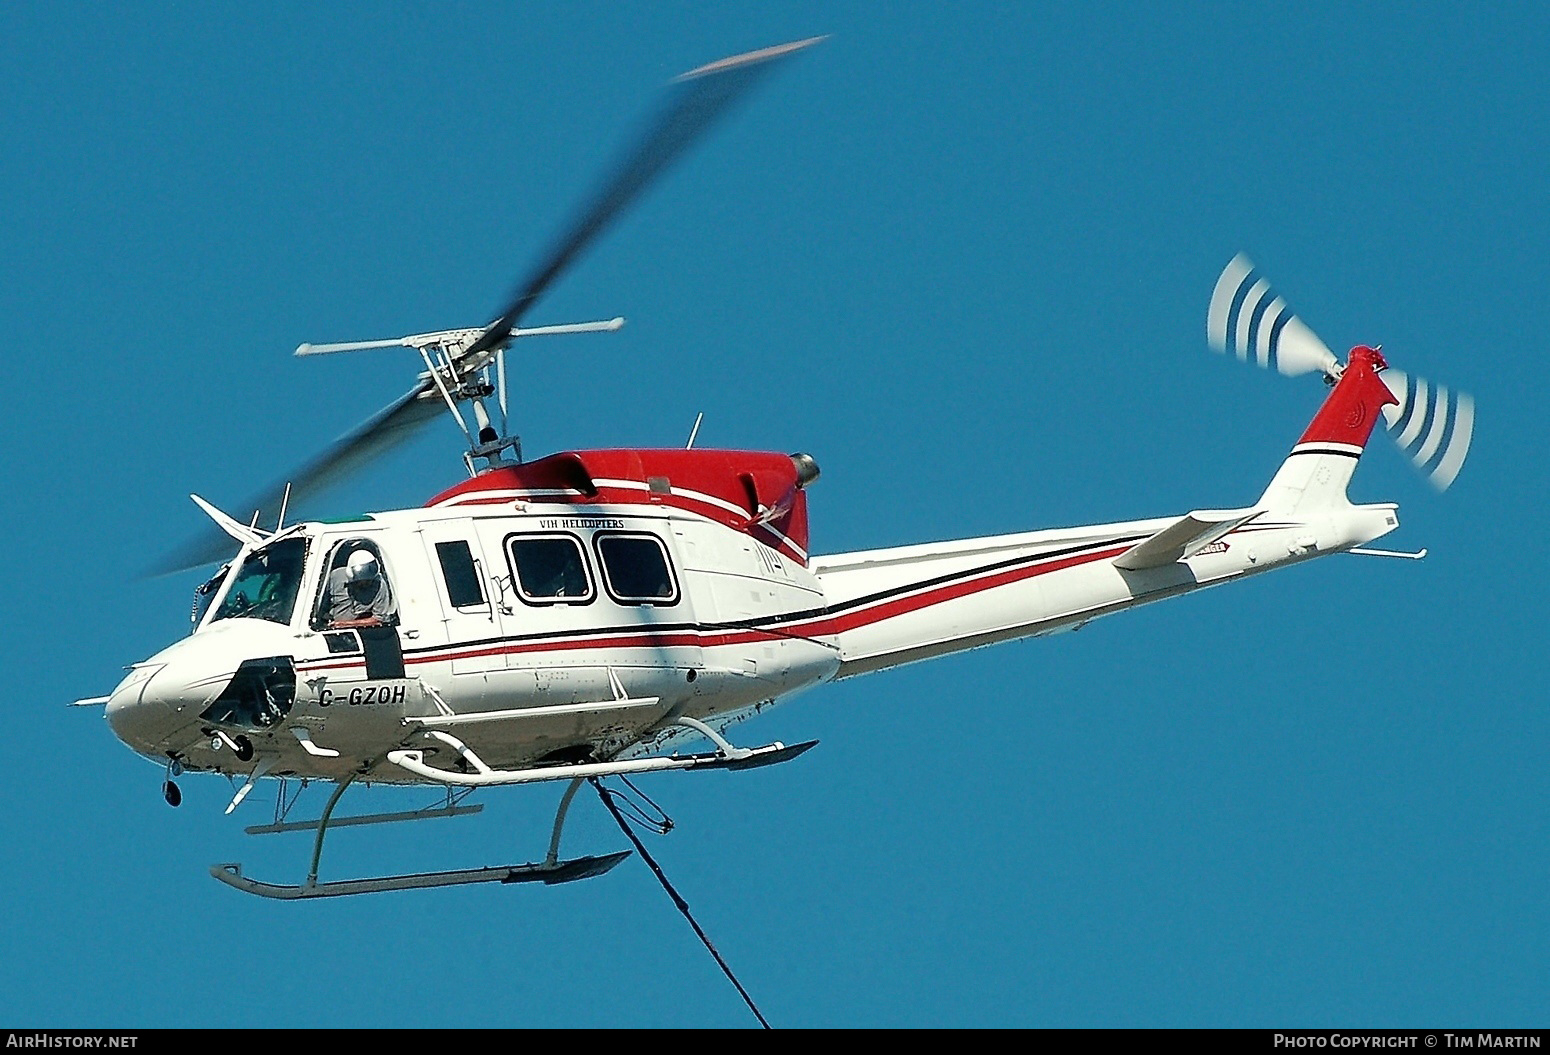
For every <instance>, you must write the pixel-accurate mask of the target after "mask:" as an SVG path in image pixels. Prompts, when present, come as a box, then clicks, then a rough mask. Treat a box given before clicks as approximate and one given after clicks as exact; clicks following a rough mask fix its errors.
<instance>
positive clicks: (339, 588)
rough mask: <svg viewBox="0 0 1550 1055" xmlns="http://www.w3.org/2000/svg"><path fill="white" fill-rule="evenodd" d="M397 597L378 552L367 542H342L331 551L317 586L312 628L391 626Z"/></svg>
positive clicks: (377, 549) (395, 620)
mask: <svg viewBox="0 0 1550 1055" xmlns="http://www.w3.org/2000/svg"><path fill="white" fill-rule="evenodd" d="M397 623H398V598H397V596H396V595H395V594H394V592H393V582H392V576H391V575H389V573H388V570H387V565H386V564H385V563H384V562H383V560H382V551H381V550H380V549H379V548H378V547H377V544H376V543H375V542H372V541H371V540H370V539H364V538H353V539H346V540H345V541H343V542H341V543H339V544H338V545H337V546H335V547H334V548H333V550H332V551H331V552H330V554H329V558H328V562H327V564H326V566H325V568H324V570H323V576H322V580H321V582H319V584H318V599H317V603H316V604H315V605H314V607H313V612H312V628H313V629H314V630H324V629H327V628H329V627H365V626H395V625H397Z"/></svg>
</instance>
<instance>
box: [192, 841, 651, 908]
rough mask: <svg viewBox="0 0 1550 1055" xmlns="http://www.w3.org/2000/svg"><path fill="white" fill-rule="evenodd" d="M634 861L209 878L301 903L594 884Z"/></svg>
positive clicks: (217, 868) (610, 857) (229, 867)
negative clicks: (325, 878) (350, 875)
mask: <svg viewBox="0 0 1550 1055" xmlns="http://www.w3.org/2000/svg"><path fill="white" fill-rule="evenodd" d="M628 856H630V851H629V850H621V851H620V852H618V853H612V854H603V855H602V856H599V857H576V858H573V859H571V860H569V861H559V862H557V863H555V864H552V865H547V864H524V865H495V866H491V867H487V868H463V869H458V870H456V871H451V872H419V873H415V874H413V875H398V876H379V877H377V878H374V879H342V880H335V881H334V882H330V883H318V882H308V883H303V884H301V885H299V886H285V885H282V884H279V883H264V882H261V881H259V880H257V879H251V878H249V877H247V876H245V875H243V874H242V865H240V864H238V863H236V862H231V863H228V864H218V865H211V866H210V874H211V875H212V876H214V877H215V878H216V879H219V880H220V881H221V882H223V883H225V884H226V885H227V886H230V887H235V888H236V889H238V890H241V891H243V892H244V893H247V894H255V895H257V896H258V897H267V898H275V899H277V900H281V901H296V900H301V899H304V898H315V897H345V896H348V895H350V894H375V893H380V892H382V891H386V890H424V889H428V888H431V887H444V886H463V885H466V884H469V883H545V884H549V885H553V884H555V883H570V882H574V881H575V880H578V879H591V878H592V877H593V876H600V875H602V874H603V873H605V872H607V871H609V870H610V869H612V868H613V867H614V866H615V865H617V864H618V863H619V862H620V861H622V860H624V859H625V858H626V857H628Z"/></svg>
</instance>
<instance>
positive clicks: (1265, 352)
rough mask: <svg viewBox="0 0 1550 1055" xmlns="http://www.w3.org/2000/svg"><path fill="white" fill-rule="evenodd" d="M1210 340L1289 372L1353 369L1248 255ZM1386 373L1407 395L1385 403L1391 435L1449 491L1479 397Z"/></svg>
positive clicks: (1222, 289) (1240, 260) (1213, 313)
mask: <svg viewBox="0 0 1550 1055" xmlns="http://www.w3.org/2000/svg"><path fill="white" fill-rule="evenodd" d="M1206 339H1207V340H1208V341H1209V342H1210V344H1211V348H1212V350H1214V351H1216V352H1220V353H1223V354H1228V353H1231V354H1232V355H1233V356H1234V357H1235V358H1237V359H1239V360H1241V361H1243V362H1246V363H1253V364H1254V365H1256V366H1259V367H1261V368H1263V369H1266V370H1275V371H1276V372H1278V373H1281V374H1284V375H1286V376H1287V377H1298V376H1301V375H1303V374H1309V373H1313V372H1314V371H1318V372H1320V373H1322V374H1323V375H1324V376H1325V377H1326V378H1327V379H1329V380H1331V381H1334V380H1338V379H1339V377H1340V375H1341V372H1342V371H1343V370H1344V369H1345V366H1344V364H1342V363H1341V362H1340V360H1339V359H1338V358H1337V357H1336V355H1335V353H1334V352H1332V351H1330V349H1329V346H1328V345H1326V344H1325V343H1324V342H1323V341H1322V340H1320V339H1319V337H1318V335H1317V334H1315V333H1314V332H1313V331H1312V330H1311V329H1309V328H1308V326H1307V325H1306V324H1305V323H1304V322H1303V321H1302V320H1301V319H1299V318H1298V317H1297V316H1296V315H1294V314H1293V313H1292V311H1291V309H1290V308H1289V307H1288V306H1287V303H1286V301H1285V300H1284V299H1282V297H1281V296H1280V295H1279V294H1277V293H1276V292H1275V290H1274V289H1273V288H1271V285H1270V283H1269V281H1267V280H1266V279H1265V277H1264V276H1263V275H1261V274H1260V273H1259V270H1258V269H1257V268H1256V267H1255V266H1254V262H1253V261H1252V260H1250V259H1249V258H1248V257H1247V256H1245V255H1243V254H1242V253H1239V254H1238V255H1237V256H1235V257H1233V258H1232V260H1231V261H1230V262H1229V263H1228V264H1227V267H1226V268H1225V269H1223V271H1222V274H1221V277H1220V278H1218V279H1217V280H1216V288H1215V290H1213V291H1212V293H1211V306H1210V308H1209V310H1208V311H1207V313H1206ZM1379 376H1380V377H1381V378H1382V379H1383V382H1384V384H1386V385H1387V386H1388V388H1389V391H1391V392H1392V393H1394V398H1395V399H1397V400H1398V401H1399V402H1398V404H1397V405H1390V406H1386V407H1384V408H1383V419H1384V425H1385V426H1386V427H1387V428H1388V432H1389V435H1390V436H1392V437H1393V439H1394V441H1395V442H1396V443H1397V444H1399V447H1400V449H1401V450H1402V451H1404V453H1405V455H1406V456H1407V457H1408V458H1409V459H1410V460H1411V461H1412V462H1413V463H1414V464H1415V466H1416V468H1417V469H1419V470H1420V471H1421V472H1422V473H1424V474H1425V475H1426V477H1427V479H1428V480H1430V481H1431V483H1432V486H1434V487H1435V488H1437V490H1439V491H1446V490H1447V489H1448V487H1449V486H1450V485H1451V484H1452V483H1453V481H1454V480H1455V479H1456V478H1457V477H1458V474H1459V470H1460V469H1461V468H1463V466H1464V459H1465V457H1466V456H1467V455H1468V454H1469V444H1470V440H1471V439H1472V438H1473V436H1474V424H1475V401H1474V400H1473V399H1472V398H1470V396H1468V395H1467V394H1465V393H1463V392H1459V391H1456V390H1450V389H1448V388H1447V387H1445V386H1443V385H1435V384H1431V383H1429V382H1427V381H1426V380H1425V379H1423V378H1419V377H1416V376H1414V375H1413V374H1406V373H1404V372H1402V371H1399V370H1394V369H1388V370H1385V371H1383V373H1382V374H1380V375H1379Z"/></svg>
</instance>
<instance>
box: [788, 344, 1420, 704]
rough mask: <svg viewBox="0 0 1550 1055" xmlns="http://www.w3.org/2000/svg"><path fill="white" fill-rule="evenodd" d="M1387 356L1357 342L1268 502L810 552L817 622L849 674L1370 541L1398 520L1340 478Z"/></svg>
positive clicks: (1378, 402)
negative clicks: (819, 591) (819, 593)
mask: <svg viewBox="0 0 1550 1055" xmlns="http://www.w3.org/2000/svg"><path fill="white" fill-rule="evenodd" d="M1384 366H1385V364H1384V362H1383V357H1382V356H1381V355H1380V354H1379V353H1378V352H1377V351H1375V350H1374V349H1370V348H1356V349H1353V350H1352V352H1351V359H1350V363H1349V365H1348V366H1347V367H1346V369H1345V371H1344V373H1343V374H1342V375H1341V377H1340V380H1339V381H1338V382H1337V383H1336V385H1335V388H1334V391H1333V392H1331V393H1330V395H1329V397H1328V398H1327V399H1326V400H1325V402H1324V405H1323V406H1322V407H1321V408H1320V410H1319V412H1318V413H1317V415H1315V417H1314V419H1313V421H1312V422H1311V423H1310V424H1309V426H1308V428H1307V430H1306V431H1304V433H1303V434H1302V437H1301V438H1300V439H1299V440H1298V441H1297V444H1296V445H1295V446H1294V447H1293V449H1292V452H1291V454H1290V455H1289V456H1288V457H1287V458H1286V460H1285V462H1284V463H1283V464H1282V465H1281V467H1280V469H1279V470H1278V471H1277V473H1276V475H1275V477H1274V478H1273V479H1272V480H1271V483H1270V486H1269V487H1268V488H1267V489H1266V491H1265V493H1264V495H1263V496H1262V497H1261V498H1260V500H1259V501H1258V502H1257V503H1255V504H1254V505H1252V506H1249V507H1246V508H1242V509H1226V510H1197V511H1194V512H1191V513H1186V514H1184V515H1183V516H1182V517H1164V518H1159V519H1153V520H1135V521H1128V522H1123V523H1114V524H1099V525H1092V526H1088V527H1079V528H1068V529H1061V530H1055V531H1038V532H1028V533H1024V534H1017V535H1001V536H995V537H992V538H981V539H963V540H957V541H952V542H943V543H937V544H932V545H924V546H906V547H899V548H895V549H885V550H870V551H866V552H858V553H846V554H838V555H835V556H829V557H818V558H814V560H813V562H812V565H811V567H812V570H813V572H814V574H815V575H816V576H817V577H818V579H819V582H820V583H821V585H822V587H823V591H824V596H825V604H826V608H825V610H824V615H823V616H822V617H821V618H820V619H819V620H817V621H816V622H815V623H814V626H813V627H812V628H811V629H813V630H818V631H821V632H822V633H823V634H824V635H825V636H829V637H831V639H832V640H833V641H834V642H835V643H836V644H837V645H838V647H839V650H840V657H841V665H840V668H839V671H838V672H837V674H836V676H837V677H840V678H844V677H850V676H853V675H856V674H864V673H867V672H870V671H874V670H882V669H884V668H887V667H893V666H899V665H901V664H905V663H912V662H915V661H918V660H923V659H931V658H933V657H935V656H941V655H946V654H948V653H952V652H960V651H964V650H967V649H971V648H979V647H981V646H984V645H990V644H995V643H997V642H1001V641H1009V640H1013V639H1015V638H1022V637H1037V636H1043V635H1046V634H1051V633H1056V632H1059V631H1062V630H1072V629H1077V628H1080V627H1081V626H1083V625H1085V624H1086V623H1087V622H1089V621H1091V620H1092V619H1095V618H1097V617H1099V616H1103V615H1108V614H1111V613H1114V612H1119V611H1123V610H1125V609H1127V608H1134V607H1136V606H1138V605H1142V604H1147V603H1150V602H1152V601H1159V600H1163V599H1165V598H1169V597H1175V596H1178V595H1180V594H1183V593H1189V592H1192V591H1194V590H1197V589H1201V588H1204V587H1206V586H1214V585H1218V584H1220V583H1224V582H1230V581H1233V580H1235V579H1240V578H1243V577H1245V576H1248V575H1255V574H1258V573H1260V572H1264V571H1269V570H1271V569H1273V568H1280V567H1284V566H1286V565H1289V564H1295V563H1300V562H1302V561H1305V560H1311V559H1313V558H1314V557H1319V556H1324V555H1326V554H1329V553H1338V552H1342V551H1345V550H1349V549H1352V548H1353V547H1356V546H1362V545H1365V544H1366V543H1368V542H1371V541H1373V540H1374V539H1376V538H1379V537H1381V536H1383V535H1386V534H1388V533H1389V532H1390V531H1393V530H1394V529H1395V528H1396V527H1397V526H1398V524H1399V519H1398V515H1397V511H1396V507H1395V506H1394V505H1391V504H1382V505H1353V504H1352V503H1351V502H1350V501H1349V499H1347V497H1346V485H1347V484H1348V483H1349V481H1350V479H1351V475H1352V472H1353V471H1354V470H1355V467H1356V463H1357V459H1358V458H1359V457H1360V455H1361V453H1362V451H1363V450H1364V449H1365V447H1366V444H1367V440H1368V438H1369V437H1370V436H1371V434H1372V430H1373V427H1374V426H1375V425H1376V424H1377V422H1378V420H1379V418H1380V417H1381V416H1382V411H1383V408H1384V406H1386V405H1388V404H1391V403H1393V402H1394V401H1395V400H1394V396H1393V394H1392V393H1391V392H1390V391H1389V389H1388V387H1387V386H1386V385H1385V384H1384V383H1383V381H1382V380H1381V379H1380V378H1379V376H1378V374H1379V372H1380V371H1381V370H1382V369H1384Z"/></svg>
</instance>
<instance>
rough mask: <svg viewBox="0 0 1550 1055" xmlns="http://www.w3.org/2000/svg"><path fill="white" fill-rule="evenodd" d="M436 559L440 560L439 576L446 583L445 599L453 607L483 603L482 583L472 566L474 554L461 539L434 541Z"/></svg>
mask: <svg viewBox="0 0 1550 1055" xmlns="http://www.w3.org/2000/svg"><path fill="white" fill-rule="evenodd" d="M436 559H437V560H439V561H440V562H441V578H442V581H443V582H445V583H446V584H447V599H448V600H449V601H451V602H452V607H453V608H470V607H473V606H474V605H481V604H484V584H482V583H481V582H480V581H479V569H478V568H477V567H475V566H474V554H473V551H472V550H470V549H469V547H468V543H467V542H464V541H462V540H461V539H459V540H457V541H454V542H438V543H436Z"/></svg>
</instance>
